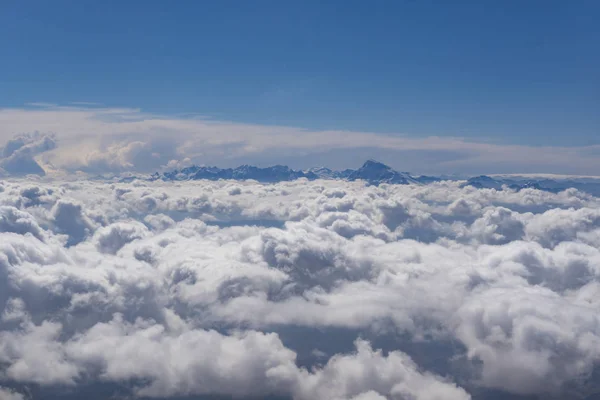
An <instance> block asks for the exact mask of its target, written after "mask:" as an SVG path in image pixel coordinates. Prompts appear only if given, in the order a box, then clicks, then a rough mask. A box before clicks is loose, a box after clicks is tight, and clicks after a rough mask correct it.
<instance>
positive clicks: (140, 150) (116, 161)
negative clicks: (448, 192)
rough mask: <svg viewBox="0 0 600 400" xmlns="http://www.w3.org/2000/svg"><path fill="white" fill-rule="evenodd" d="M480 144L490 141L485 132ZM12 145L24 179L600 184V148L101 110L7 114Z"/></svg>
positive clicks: (3, 133)
mask: <svg viewBox="0 0 600 400" xmlns="http://www.w3.org/2000/svg"><path fill="white" fill-rule="evenodd" d="M31 132H42V134H39V133H38V134H36V135H37V136H36V137H37V139H38V140H42V139H43V138H44V137H46V138H47V139H44V140H43V141H42V142H40V143H37V142H36V143H37V144H35V145H34V144H28V145H27V146H23V147H22V148H21V150H20V151H19V152H18V154H14V155H12V151H13V150H14V149H15V143H22V142H23V137H30V136H23V135H30V134H31ZM48 132H49V133H52V135H50V134H48V135H46V134H45V133H48ZM15 136H16V139H15ZM481 137H483V138H485V132H482V134H481ZM27 142H28V143H29V139H28V140H27ZM3 145H6V147H5V149H9V150H8V153H11V154H8V153H7V150H5V152H4V153H5V154H4V155H3V159H2V160H0V167H1V168H4V169H5V170H8V171H9V172H13V174H17V175H19V174H20V175H22V174H26V173H39V169H40V167H41V168H43V170H44V172H46V173H49V174H57V173H59V172H61V171H62V172H64V171H67V172H75V171H82V172H87V173H93V174H96V173H108V172H110V173H119V172H124V171H137V172H154V171H156V170H159V169H161V168H165V167H167V166H168V167H167V168H172V167H174V166H178V165H180V164H181V163H184V164H185V163H189V162H193V163H198V164H216V165H218V166H220V167H231V166H237V165H240V164H245V163H250V164H260V165H262V166H264V165H272V164H276V163H283V164H289V165H290V166H291V167H294V168H305V167H312V166H315V164H320V163H322V160H323V159H326V160H328V165H327V166H329V167H332V168H350V167H352V168H355V167H356V166H357V165H356V161H355V160H356V159H360V160H364V159H368V158H376V159H380V160H382V161H384V162H386V163H388V164H390V165H391V166H392V167H395V168H398V169H400V170H407V169H410V170H412V171H414V172H418V173H429V174H431V173H434V174H435V173H442V172H443V173H447V172H448V171H450V172H454V173H528V172H535V173H540V172H549V173H569V174H590V175H600V167H599V166H598V162H597V159H598V151H599V147H598V146H587V147H533V146H520V145H510V144H492V143H485V142H473V141H469V140H466V139H461V138H453V137H449V136H444V137H414V136H410V135H402V134H400V133H397V134H394V135H384V134H377V133H369V132H348V131H335V130H329V131H311V130H306V129H300V128H291V127H281V126H263V125H252V124H243V123H232V122H224V121H215V120H210V119H203V118H199V117H195V118H194V117H177V116H161V115H153V114H147V113H142V112H141V111H140V110H136V109H127V108H124V109H121V108H102V107H97V106H95V107H92V106H89V107H83V106H78V107H73V106H71V107H60V106H53V105H40V106H35V107H33V108H32V107H28V108H21V109H18V108H4V109H0V146H3ZM33 159H34V160H35V161H33ZM181 160H184V161H181ZM399 160H402V161H399Z"/></svg>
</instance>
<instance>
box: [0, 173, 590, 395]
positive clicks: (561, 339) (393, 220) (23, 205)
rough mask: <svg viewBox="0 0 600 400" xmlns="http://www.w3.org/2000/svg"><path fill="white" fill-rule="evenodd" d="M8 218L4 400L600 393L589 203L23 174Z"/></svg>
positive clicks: (320, 185)
mask: <svg viewBox="0 0 600 400" xmlns="http://www.w3.org/2000/svg"><path fill="white" fill-rule="evenodd" d="M0 205H1V206H0V285H1V286H0V309H1V310H2V317H1V321H0V365H2V369H1V371H2V373H1V375H0V381H1V383H0V386H2V387H3V388H0V397H1V398H2V399H5V398H6V399H24V398H29V397H30V396H33V398H49V397H51V396H58V397H61V398H80V397H81V396H82V395H85V396H86V397H87V398H94V396H96V398H106V397H108V396H109V395H110V394H120V395H122V396H127V395H136V396H141V397H150V398H171V397H175V396H180V397H181V396H184V397H185V396H192V398H195V397H194V396H200V397H201V396H215V395H223V396H238V397H244V398H265V397H267V396H275V398H293V399H324V400H325V399H384V398H388V399H409V398H410V399H423V400H424V399H427V400H431V399H439V400H441V399H469V398H475V399H487V398H521V397H519V396H528V395H534V396H548V397H555V398H585V396H590V395H592V394H593V393H597V391H598V390H599V389H600V388H598V386H597V382H599V380H598V362H599V361H600V315H599V314H598V307H599V306H600V303H599V299H600V285H599V280H598V278H599V276H600V251H599V250H598V249H599V248H600V211H599V210H600V208H599V206H600V200H598V198H595V197H592V196H589V195H587V194H583V193H581V192H578V191H576V190H573V189H569V190H566V191H564V192H561V193H558V194H554V193H548V192H542V191H538V190H535V189H523V190H521V191H518V192H516V191H511V190H503V191H496V190H493V189H480V190H478V189H474V188H470V187H465V188H460V184H459V183H458V182H442V183H436V184H431V185H426V186H418V185H381V186H379V187H376V186H365V185H364V183H362V182H342V181H312V182H308V181H305V180H297V181H292V182H282V183H278V184H271V185H269V184H259V183H256V182H252V181H246V182H235V181H219V182H207V181H189V182H183V183H173V182H159V181H156V182H148V181H139V180H136V181H134V182H131V183H111V182H103V181H86V180H82V181H69V182H61V181H60V180H55V181H39V182H35V181H32V180H18V179H11V180H4V181H2V183H1V185H0ZM69 396H71V397H69ZM492 396H496V397H492ZM213 398H214V397H213ZM523 398H525V397H523Z"/></svg>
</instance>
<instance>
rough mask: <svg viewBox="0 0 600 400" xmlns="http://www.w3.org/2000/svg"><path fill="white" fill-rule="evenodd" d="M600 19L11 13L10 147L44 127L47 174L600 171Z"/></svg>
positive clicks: (242, 5) (1, 38) (556, 8)
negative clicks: (193, 169)
mask: <svg viewBox="0 0 600 400" xmlns="http://www.w3.org/2000/svg"><path fill="white" fill-rule="evenodd" d="M599 20H600V1H596V0H578V1H561V2H558V1H534V0H529V1H509V0H505V1H492V0H486V1H453V2H450V1H441V0H440V1H426V0H420V1H417V0H396V1H383V0H379V1H320V2H317V1H308V0H307V1H295V2H292V1H258V0H256V1H183V0H181V1H173V2H168V1H134V0H130V1H108V0H107V1H91V0H85V1H75V0H71V1H61V0H56V1H52V2H50V1H28V2H23V1H14V0H5V1H2V2H1V3H0V49H1V51H2V62H0V146H1V145H5V144H6V143H8V141H9V140H11V138H14V137H15V135H21V134H27V135H29V134H31V133H32V132H40V133H41V136H36V135H37V134H34V135H33V136H27V139H26V140H25V142H28V141H29V140H32V141H33V142H32V143H38V142H39V143H42V144H41V145H40V146H41V147H35V146H38V145H37V144H36V145H34V144H32V146H34V147H35V148H36V149H38V150H36V152H37V151H42V152H44V155H43V157H42V156H41V155H39V154H38V153H35V154H36V155H35V158H36V163H38V164H39V165H41V166H42V167H43V168H44V169H45V170H46V172H48V171H50V170H53V169H54V168H59V169H60V168H67V169H69V170H77V171H78V170H85V171H95V172H102V171H105V170H109V171H117V172H118V171H124V170H129V169H133V170H156V169H161V168H165V166H167V165H168V166H173V165H179V164H178V163H179V162H180V161H181V160H183V159H189V160H188V161H186V162H194V163H200V164H203V163H210V164H216V165H219V166H225V165H228V166H230V165H236V164H239V163H246V162H247V163H253V164H260V165H269V164H273V163H284V164H288V165H290V166H292V167H301V168H303V167H307V166H312V165H327V166H330V167H333V168H339V167H343V168H347V167H356V166H357V165H359V164H360V163H361V162H362V161H363V160H364V159H365V158H376V159H379V160H381V161H384V162H386V163H389V164H390V165H392V166H393V167H395V168H398V169H401V170H406V171H413V172H422V173H447V172H452V173H465V174H479V173H496V172H498V173H519V172H528V173H537V172H544V173H546V172H548V173H572V174H595V175H600V162H598V160H599V158H600V112H599V110H600V73H599V72H598V71H600V24H599V23H598V21H599ZM91 103H94V104H91ZM190 116H194V118H195V119H193V120H190ZM199 116H200V117H201V118H203V119H198V117H199ZM48 135H50V136H48ZM49 138H51V139H49ZM18 140H19V143H20V142H22V141H23V140H22V139H18ZM48 141H50V142H52V143H53V144H52V146H51V147H52V149H47V146H46V143H50V142H48ZM40 149H43V150H40ZM32 154H33V153H32ZM40 158H45V159H46V161H45V162H42V161H40ZM30 161H31V160H30ZM28 165H34V164H31V162H29V164H28Z"/></svg>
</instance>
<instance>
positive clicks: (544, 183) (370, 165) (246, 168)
mask: <svg viewBox="0 0 600 400" xmlns="http://www.w3.org/2000/svg"><path fill="white" fill-rule="evenodd" d="M300 178H306V179H308V180H315V179H339V180H346V181H357V180H363V181H365V182H367V183H368V184H370V185H380V184H383V183H386V184H400V185H409V184H415V185H425V184H430V183H433V182H438V181H442V180H461V181H464V182H463V183H462V184H461V185H462V186H463V187H464V186H472V187H475V188H478V189H496V190H504V189H512V190H522V189H526V188H533V189H539V190H545V191H548V192H554V193H557V192H560V191H563V190H565V189H568V188H575V189H578V190H580V191H583V192H587V193H589V194H592V195H594V196H600V178H583V177H557V178H546V177H543V178H536V177H533V178H532V177H528V176H518V175H515V176H487V175H480V176H476V177H472V178H469V179H466V180H464V179H457V178H456V177H448V176H443V177H436V176H425V175H420V176H413V175H411V174H410V173H408V172H399V171H396V170H394V169H393V168H391V167H390V166H388V165H385V164H383V163H381V162H378V161H375V160H368V161H366V162H365V163H364V164H363V165H362V166H361V167H360V168H358V169H345V170H342V171H336V170H332V169H329V168H326V167H315V168H310V169H307V170H295V169H291V168H289V167H287V166H285V165H275V166H272V167H265V168H260V167H255V166H251V165H241V166H239V167H237V168H218V167H207V166H197V165H193V166H190V167H186V168H182V169H177V170H174V171H170V172H162V173H159V172H156V173H154V174H152V175H151V176H150V180H162V181H188V180H200V179H207V180H219V179H234V180H247V179H252V180H256V181H259V182H265V183H275V182H282V181H292V180H296V179H300Z"/></svg>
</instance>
